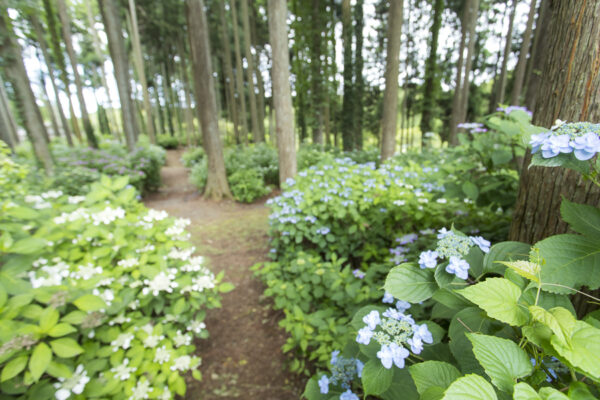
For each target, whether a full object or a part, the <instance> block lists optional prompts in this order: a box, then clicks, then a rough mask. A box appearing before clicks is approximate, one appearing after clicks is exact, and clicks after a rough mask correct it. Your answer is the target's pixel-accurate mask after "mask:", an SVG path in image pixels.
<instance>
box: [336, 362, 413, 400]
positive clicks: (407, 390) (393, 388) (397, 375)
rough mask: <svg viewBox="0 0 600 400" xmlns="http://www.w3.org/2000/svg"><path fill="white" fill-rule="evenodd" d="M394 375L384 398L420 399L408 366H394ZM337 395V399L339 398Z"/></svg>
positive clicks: (382, 395)
mask: <svg viewBox="0 0 600 400" xmlns="http://www.w3.org/2000/svg"><path fill="white" fill-rule="evenodd" d="M392 369H393V370H394V377H393V378H392V384H391V385H390V387H389V388H388V390H386V391H385V392H384V393H382V394H381V395H380V397H381V398H382V400H397V399H402V400H419V393H418V392H417V388H416V386H415V384H414V382H413V380H412V378H411V377H410V374H409V373H408V370H407V369H406V368H402V369H400V368H394V367H392ZM338 399H339V397H336V398H335V400H338Z"/></svg>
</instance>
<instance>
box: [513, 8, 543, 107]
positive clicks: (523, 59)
mask: <svg viewBox="0 0 600 400" xmlns="http://www.w3.org/2000/svg"><path fill="white" fill-rule="evenodd" d="M536 5H537V0H531V5H530V6H529V16H528V17H527V26H526V27H525V32H523V44H522V45H521V51H520V52H519V61H518V62H517V67H516V68H515V72H514V74H515V82H514V84H513V90H512V95H511V98H510V104H512V105H518V104H519V103H520V100H521V92H522V91H523V81H524V80H525V70H526V68H527V56H528V55H529V45H530V44H531V33H532V31H533V20H534V19H535V11H536Z"/></svg>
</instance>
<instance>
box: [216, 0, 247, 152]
mask: <svg viewBox="0 0 600 400" xmlns="http://www.w3.org/2000/svg"><path fill="white" fill-rule="evenodd" d="M217 3H218V5H219V16H220V18H221V26H220V27H219V29H220V30H221V38H222V40H223V63H224V69H225V81H226V85H225V86H226V88H225V89H226V90H227V93H228V96H229V99H230V105H231V120H232V122H233V132H234V136H235V142H236V143H237V144H239V143H240V127H239V125H240V120H239V115H238V107H237V100H236V97H235V81H234V78H233V64H232V62H231V44H230V43H229V24H228V23H227V17H226V14H225V2H224V1H218V2H217ZM241 95H242V93H240V96H241Z"/></svg>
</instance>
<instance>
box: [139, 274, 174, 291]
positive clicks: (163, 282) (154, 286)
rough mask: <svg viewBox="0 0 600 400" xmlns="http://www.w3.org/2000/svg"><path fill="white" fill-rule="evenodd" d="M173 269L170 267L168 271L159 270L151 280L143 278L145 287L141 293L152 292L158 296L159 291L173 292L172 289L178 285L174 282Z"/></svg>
mask: <svg viewBox="0 0 600 400" xmlns="http://www.w3.org/2000/svg"><path fill="white" fill-rule="evenodd" d="M175 272H176V271H175V270H173V269H170V270H169V272H168V273H166V272H164V271H162V272H159V273H158V274H157V275H156V276H155V277H154V278H153V279H152V280H148V279H145V280H144V284H145V285H147V287H145V288H143V289H142V294H143V295H144V296H145V295H147V294H148V293H152V294H153V295H154V296H158V294H159V293H160V292H163V291H164V292H167V293H173V289H174V288H176V287H177V286H179V284H178V283H177V282H175Z"/></svg>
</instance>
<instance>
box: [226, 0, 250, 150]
mask: <svg viewBox="0 0 600 400" xmlns="http://www.w3.org/2000/svg"><path fill="white" fill-rule="evenodd" d="M235 2H236V0H229V5H230V9H231V26H232V28H233V50H234V53H235V85H236V87H237V92H238V99H239V100H240V120H241V123H242V141H243V142H244V143H248V115H247V114H246V91H245V90H244V68H243V66H242V53H241V47H240V33H239V27H238V17H237V7H236V5H235Z"/></svg>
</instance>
